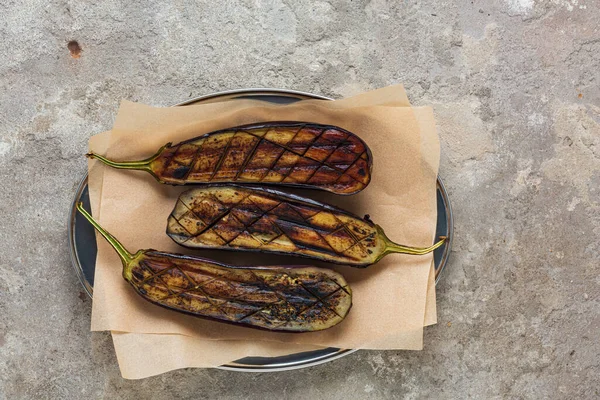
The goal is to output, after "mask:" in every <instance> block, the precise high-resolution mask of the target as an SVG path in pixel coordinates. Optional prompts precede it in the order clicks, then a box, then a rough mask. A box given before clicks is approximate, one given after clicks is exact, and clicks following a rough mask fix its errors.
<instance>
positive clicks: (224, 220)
mask: <svg viewBox="0 0 600 400" xmlns="http://www.w3.org/2000/svg"><path fill="white" fill-rule="evenodd" d="M167 234H168V235H169V236H170V237H171V238H172V239H173V240H174V241H175V242H177V243H179V244H180V245H183V246H186V247H191V248H213V249H235V250H254V251H262V252H275V253H284V254H290V255H298V256H304V257H310V258H315V259H319V260H324V261H330V262H335V263H340V264H347V265H352V266H357V267H366V266H368V265H370V264H373V263H375V262H377V261H379V259H381V258H382V257H383V256H385V255H386V254H389V253H396V252H402V253H409V254H425V253H426V252H429V251H432V250H433V247H432V248H424V249H417V248H410V247H406V246H402V245H397V244H395V243H393V242H391V241H390V240H389V239H388V238H387V237H386V236H385V234H384V233H383V230H382V229H381V228H380V227H379V226H378V225H375V224H374V223H373V222H371V221H370V220H366V219H361V218H359V217H357V216H356V215H353V214H350V213H348V212H346V211H343V210H340V209H338V208H334V207H332V206H330V205H327V204H323V203H319V202H316V201H313V200H309V199H306V198H302V197H299V196H293V195H290V194H285V193H282V192H279V191H274V190H269V189H263V188H248V187H241V186H221V185H219V186H209V187H204V188H198V189H192V190H189V191H186V192H184V193H182V194H181V195H180V196H179V199H178V200H177V203H176V205H175V208H174V209H173V211H172V213H171V215H170V216H169V218H168V225H167ZM435 246H439V244H436V245H435Z"/></svg>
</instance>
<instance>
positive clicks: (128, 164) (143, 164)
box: [85, 143, 171, 172]
mask: <svg viewBox="0 0 600 400" xmlns="http://www.w3.org/2000/svg"><path fill="white" fill-rule="evenodd" d="M170 145H171V143H167V144H165V145H164V146H163V147H161V148H160V149H158V151H157V152H156V154H154V155H153V156H151V157H149V158H146V159H145V160H139V161H113V160H109V159H108V158H106V157H104V156H101V155H100V154H96V153H94V152H93V151H91V152H89V153H87V154H86V155H85V156H86V157H87V158H91V159H96V160H99V161H101V162H103V163H104V164H106V165H108V166H111V167H113V168H119V169H135V170H143V171H148V172H152V169H151V167H150V164H151V163H152V161H154V160H156V159H157V158H158V157H159V156H160V154H161V153H162V152H163V150H164V149H165V148H167V147H168V146H170Z"/></svg>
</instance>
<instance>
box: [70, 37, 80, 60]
mask: <svg viewBox="0 0 600 400" xmlns="http://www.w3.org/2000/svg"><path fill="white" fill-rule="evenodd" d="M67 49H69V51H70V52H71V57H73V58H79V57H81V52H82V51H83V50H82V49H81V46H80V45H79V43H77V41H76V40H71V41H70V42H69V43H67Z"/></svg>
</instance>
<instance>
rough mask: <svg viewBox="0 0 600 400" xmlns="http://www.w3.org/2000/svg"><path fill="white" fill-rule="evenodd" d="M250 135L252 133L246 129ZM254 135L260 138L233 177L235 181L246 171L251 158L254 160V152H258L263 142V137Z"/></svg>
mask: <svg viewBox="0 0 600 400" xmlns="http://www.w3.org/2000/svg"><path fill="white" fill-rule="evenodd" d="M244 132H246V133H247V134H249V135H252V133H250V132H248V131H244ZM252 136H253V137H255V138H256V139H258V140H257V141H256V144H255V145H254V147H253V148H252V150H251V151H250V154H248V156H247V157H246V159H245V160H244V162H243V163H242V166H241V167H240V168H239V169H238V170H237V172H236V173H235V177H234V178H233V181H237V180H238V178H239V176H240V175H241V174H242V173H243V172H244V171H246V167H247V166H248V163H249V162H250V160H252V158H253V157H254V154H255V153H256V149H258V146H259V145H260V144H261V143H262V142H263V138H261V137H258V136H255V135H252Z"/></svg>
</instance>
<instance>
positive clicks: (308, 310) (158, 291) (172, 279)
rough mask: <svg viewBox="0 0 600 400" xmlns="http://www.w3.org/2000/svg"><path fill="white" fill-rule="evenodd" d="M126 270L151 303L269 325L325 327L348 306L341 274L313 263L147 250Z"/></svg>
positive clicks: (348, 295) (337, 319)
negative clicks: (231, 261) (232, 260)
mask: <svg viewBox="0 0 600 400" xmlns="http://www.w3.org/2000/svg"><path fill="white" fill-rule="evenodd" d="M130 271H131V272H130V274H129V282H130V283H131V285H133V287H134V288H135V289H136V290H137V292H138V293H139V294H140V295H142V296H143V297H144V298H146V299H147V300H149V301H151V302H152V303H155V304H158V305H161V306H163V307H167V308H170V309H173V310H177V311H181V312H185V313H189V314H192V315H195V316H201V317H205V318H211V319H214V320H219V321H225V322H231V323H236V324H242V325H249V326H252V327H256V328H263V329H269V330H280V331H294V332H306V331H318V330H322V329H327V328H330V327H332V326H334V325H336V324H338V323H339V322H341V321H342V320H343V319H344V317H345V316H346V314H347V313H348V311H349V310H350V307H351V305H352V294H351V290H350V288H349V287H348V285H347V283H346V281H345V280H344V278H343V277H342V276H341V275H339V274H338V273H336V272H334V271H330V270H326V269H322V268H316V267H287V268H284V267H269V268H233V267H228V266H224V265H222V264H217V263H216V262H212V261H209V260H205V259H199V258H196V257H188V256H181V255H175V254H170V253H162V252H158V251H154V250H149V251H144V253H143V254H142V256H141V257H138V258H137V259H136V260H134V262H133V263H132V267H131V270H130ZM126 279H127V276H126Z"/></svg>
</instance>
